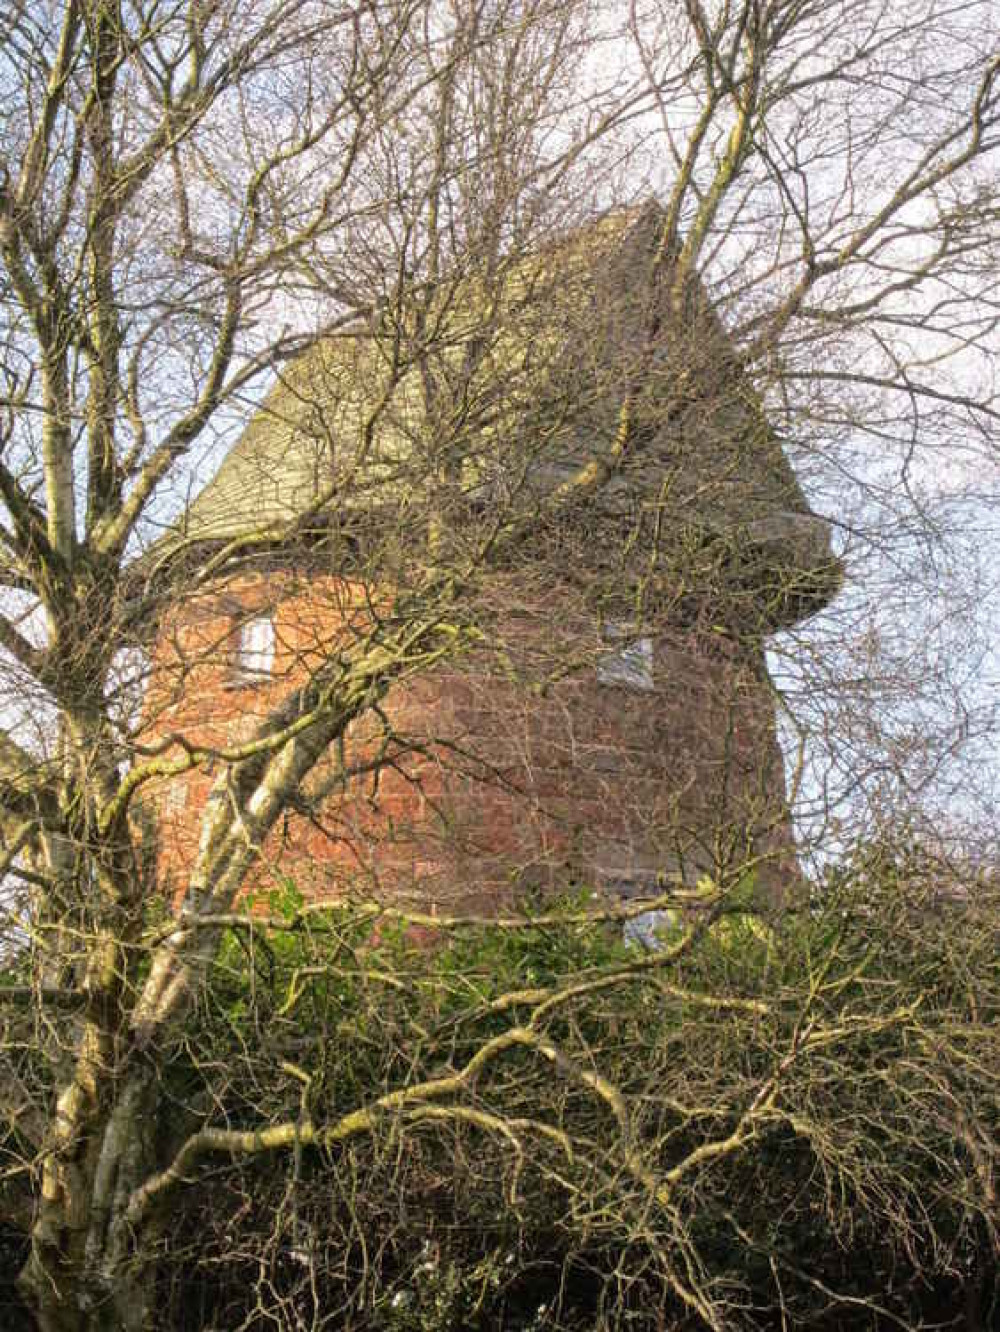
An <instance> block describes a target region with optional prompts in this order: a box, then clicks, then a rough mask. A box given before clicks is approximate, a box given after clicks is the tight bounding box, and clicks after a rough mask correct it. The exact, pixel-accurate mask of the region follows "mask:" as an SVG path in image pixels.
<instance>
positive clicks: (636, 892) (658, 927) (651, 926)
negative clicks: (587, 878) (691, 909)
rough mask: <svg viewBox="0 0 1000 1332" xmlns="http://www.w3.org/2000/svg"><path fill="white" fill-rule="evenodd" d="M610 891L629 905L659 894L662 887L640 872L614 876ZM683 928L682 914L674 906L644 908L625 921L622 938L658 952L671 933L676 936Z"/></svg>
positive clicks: (626, 941) (636, 945)
mask: <svg viewBox="0 0 1000 1332" xmlns="http://www.w3.org/2000/svg"><path fill="white" fill-rule="evenodd" d="M608 891H609V892H610V893H612V894H613V895H614V896H615V897H617V898H618V900H619V901H620V902H621V903H622V904H623V905H627V904H628V903H629V902H634V901H636V900H638V899H642V898H647V899H649V898H653V897H658V896H660V894H661V893H662V891H663V889H662V888H661V887H660V886H658V884H657V883H656V880H655V879H654V878H653V877H652V876H650V875H645V874H640V875H638V876H637V877H635V878H629V879H611V880H610V881H609V883H608ZM680 927H681V919H680V915H679V913H678V912H676V911H674V910H672V909H671V908H663V907H661V908H660V909H659V910H654V911H642V912H640V913H639V915H637V916H632V917H631V918H630V919H629V920H626V921H625V924H624V925H623V927H622V941H623V942H624V943H627V944H632V945H633V946H635V947H638V948H646V949H649V950H652V951H656V950H657V949H659V948H663V947H665V944H666V940H667V939H668V938H669V937H670V936H671V935H676V933H677V931H678V930H679V929H680Z"/></svg>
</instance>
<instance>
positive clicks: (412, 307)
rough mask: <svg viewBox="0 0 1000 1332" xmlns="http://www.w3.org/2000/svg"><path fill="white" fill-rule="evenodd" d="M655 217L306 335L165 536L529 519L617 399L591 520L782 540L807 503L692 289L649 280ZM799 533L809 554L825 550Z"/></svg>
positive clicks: (575, 471) (568, 475)
mask: <svg viewBox="0 0 1000 1332" xmlns="http://www.w3.org/2000/svg"><path fill="white" fill-rule="evenodd" d="M662 221H663V219H662V214H661V213H660V211H659V210H658V209H657V208H656V207H655V206H650V207H647V208H645V209H644V210H642V211H641V212H640V213H639V214H638V215H636V214H631V215H615V216H612V217H610V218H608V219H606V220H605V221H604V222H602V223H600V224H598V225H597V226H595V227H594V228H593V229H591V230H589V231H586V232H582V233H577V234H576V235H575V236H573V237H571V238H569V239H568V240H566V241H565V242H563V243H562V244H560V245H558V246H554V247H552V248H551V249H549V250H547V251H546V252H544V253H543V254H541V255H540V256H536V257H534V258H533V259H530V260H527V259H525V258H524V257H518V258H515V259H512V260H510V261H508V262H507V263H504V264H500V265H499V266H498V267H497V268H496V270H495V271H492V272H489V273H483V272H477V273H476V275H475V277H469V276H468V275H463V276H458V277H452V278H447V279H445V280H443V281H442V282H440V283H439V284H438V285H437V286H436V287H434V288H430V287H426V288H415V289H413V290H411V291H409V292H407V293H406V295H405V297H404V299H403V300H402V301H401V302H400V303H399V304H398V305H396V306H395V307H392V308H385V309H383V310H382V311H380V313H379V316H378V318H377V319H376V320H375V321H373V325H372V326H371V327H370V328H367V329H365V330H363V331H357V332H354V333H352V334H351V335H349V336H342V337H336V338H329V339H326V340H323V341H320V342H318V343H317V344H316V345H315V346H314V347H312V348H311V349H310V350H309V351H308V352H307V353H305V354H304V355H302V356H301V357H300V358H299V359H298V360H296V361H295V362H293V363H292V364H290V365H289V366H288V367H287V368H286V369H284V370H283V371H281V372H280V373H279V376H278V379H277V381H276V383H275V384H274V386H273V388H272V389H271V391H270V393H269V394H268V395H267V397H266V399H265V401H264V402H263V404H262V405H261V407H260V408H259V409H258V410H257V411H256V413H255V414H254V416H253V418H252V419H251V421H250V423H249V424H248V426H247V428H246V430H245V431H244V433H243V435H242V436H241V438H240V439H239V441H238V442H237V444H236V445H235V447H234V448H233V449H232V450H231V452H230V453H229V455H228V456H227V457H226V459H225V460H224V462H223V463H222V465H221V467H220V468H219V471H218V473H217V474H216V476H215V477H214V478H213V480H212V481H210V482H209V484H208V485H207V486H206V487H205V489H204V490H203V491H202V493H201V494H200V495H199V496H198V497H197V499H196V500H195V501H194V503H193V504H192V505H191V506H190V509H189V510H188V512H187V514H186V515H185V518H184V521H183V523H182V524H181V525H180V526H179V528H178V529H177V531H176V533H175V539H176V538H177V537H181V538H189V539H193V540H196V541H198V542H202V541H212V542H214V541H217V540H221V539H231V538H233V537H237V536H243V535H246V534H249V533H253V532H258V531H262V530H267V529H274V530H275V531H278V530H279V529H280V528H281V526H282V525H284V524H287V523H289V522H292V521H294V520H296V519H297V518H299V517H300V516H301V515H302V514H303V513H304V512H306V511H309V510H312V509H314V508H315V509H318V510H326V511H328V512H335V513H339V514H343V515H345V516H346V517H347V518H348V519H349V520H350V521H351V522H352V523H354V524H357V523H363V522H364V521H365V515H371V517H372V520H373V521H375V520H379V521H381V520H382V519H384V516H385V515H386V513H387V512H388V511H390V510H391V511H392V512H393V514H394V521H395V523H396V525H397V526H403V525H405V515H406V513H407V511H410V512H412V513H413V514H414V515H416V514H417V513H419V512H420V511H421V510H422V509H423V510H425V511H426V506H427V505H428V504H441V503H444V502H445V501H446V500H447V498H448V497H449V496H451V497H454V496H464V497H465V498H466V499H470V500H475V501H477V502H478V503H479V504H480V505H483V504H493V505H504V506H506V507H508V508H509V509H510V511H511V512H512V513H514V514H521V515H524V514H529V515H530V513H531V512H532V511H533V510H537V508H538V506H539V505H541V504H544V503H545V500H546V497H549V496H551V495H552V494H553V493H554V492H555V491H556V490H557V488H559V487H560V486H563V487H565V486H566V484H567V483H568V482H570V481H571V480H572V478H573V477H574V476H579V475H580V473H581V470H582V469H584V468H586V467H587V465H588V464H589V463H593V462H594V460H597V459H601V458H603V457H606V456H607V455H608V453H609V451H610V450H611V448H612V445H613V442H614V440H615V438H616V436H617V433H618V432H619V430H620V428H621V423H622V421H621V418H622V411H623V406H624V404H625V402H626V399H628V401H629V404H630V411H631V413H632V421H631V430H630V436H629V441H630V442H629V445H628V448H627V449H626V450H625V451H624V454H623V456H622V457H621V458H620V460H619V461H618V464H617V465H616V467H615V468H614V469H613V472H612V474H611V475H610V477H608V478H607V480H606V481H605V483H604V484H602V485H601V486H600V488H599V489H598V491H597V492H596V493H595V495H594V496H593V498H592V504H593V505H594V506H596V509H597V510H598V512H599V513H603V514H606V515H611V516H615V517H618V516H623V515H628V516H629V517H632V518H634V517H635V515H636V513H637V512H639V511H641V510H643V509H648V510H650V511H656V512H657V513H658V514H659V516H660V518H661V520H662V518H663V516H664V515H665V516H666V518H667V520H668V522H669V521H676V522H678V523H684V524H691V523H693V522H697V523H698V524H701V525H704V526H706V527H707V528H709V529H712V530H715V531H719V532H723V531H732V532H733V533H740V532H742V533H744V534H745V533H746V532H749V531H752V530H754V529H757V530H759V531H761V532H765V531H767V532H769V535H768V536H767V538H766V539H767V540H770V541H772V542H774V541H775V540H777V541H778V542H779V543H780V541H781V540H783V539H786V538H788V535H789V533H790V532H791V531H792V528H794V527H796V524H797V529H796V530H797V531H798V532H799V534H800V535H801V533H802V532H804V531H805V529H806V526H808V518H809V509H808V505H807V503H806V500H805V498H804V496H803V493H802V491H801V489H800V487H799V485H798V482H797V480H796V478H795V475H794V472H793V470H792V468H791V466H790V464H789V462H788V460H787V458H786V457H785V455H784V452H783V450H782V449H781V447H780V444H779V443H778V442H777V441H776V440H775V438H774V436H773V434H772V432H771V431H770V429H769V427H768V423H767V421H766V418H765V416H764V413H763V410H762V407H761V404H760V401H759V399H758V397H757V395H756V394H755V392H754V390H753V387H752V385H751V383H750V381H749V378H748V376H747V375H746V374H745V372H744V371H743V369H742V367H741V365H740V363H739V361H738V359H737V356H736V354H735V351H734V348H733V347H732V344H731V342H730V340H729V339H728V338H727V336H726V334H725V332H724V330H723V328H722V326H721V324H720V322H719V320H718V318H717V316H716V314H715V312H714V311H713V310H712V308H711V305H710V303H709V301H708V298H707V296H706V294H705V292H704V290H703V288H702V287H701V285H700V283H698V282H697V281H689V282H688V283H687V284H686V286H685V288H684V290H683V293H682V300H681V302H680V308H678V307H677V304H676V299H677V297H676V292H674V291H672V290H671V288H672V286H673V285H674V284H672V283H671V282H670V281H669V280H668V279H669V276H670V274H669V271H667V272H666V273H665V270H664V269H663V268H661V270H660V279H659V281H654V280H653V278H652V273H653V268H654V254H655V253H656V250H657V246H658V244H659V238H660V233H661V231H662ZM671 302H673V303H671ZM789 515H790V516H792V518H793V519H794V521H793V522H792V524H791V526H789V521H788V516H789ZM782 524H784V526H783V527H782ZM817 532H818V529H817V528H816V527H815V525H814V529H813V530H812V532H811V534H810V536H809V541H810V542H811V543H812V546H813V547H814V549H813V550H812V551H811V553H810V554H809V555H808V559H809V561H812V562H815V560H816V559H817V558H820V559H826V560H827V561H828V560H829V551H828V546H827V537H826V532H825V529H823V531H822V532H820V533H819V534H818V535H817ZM782 534H784V535H782ZM796 539H798V538H796ZM817 541H818V543H819V544H818V545H817ZM807 544H808V543H807ZM820 547H822V549H820ZM803 558H805V557H803Z"/></svg>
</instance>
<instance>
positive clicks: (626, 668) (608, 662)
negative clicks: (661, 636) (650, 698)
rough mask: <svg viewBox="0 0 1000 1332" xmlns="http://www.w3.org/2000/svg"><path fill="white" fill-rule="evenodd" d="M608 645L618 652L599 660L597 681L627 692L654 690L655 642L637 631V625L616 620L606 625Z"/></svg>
mask: <svg viewBox="0 0 1000 1332" xmlns="http://www.w3.org/2000/svg"><path fill="white" fill-rule="evenodd" d="M602 636H603V638H604V641H605V643H608V644H616V645H617V646H615V648H614V650H613V651H611V652H605V653H604V654H603V655H602V656H600V657H599V658H598V659H597V681H598V683H599V684H604V685H620V686H621V687H622V688H624V689H652V688H653V640H652V639H651V638H650V637H648V636H647V635H643V634H639V633H637V632H636V628H635V625H634V624H629V623H627V622H623V621H612V622H610V623H608V624H606V625H605V626H604V629H603V631H602Z"/></svg>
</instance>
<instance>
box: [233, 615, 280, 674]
mask: <svg viewBox="0 0 1000 1332" xmlns="http://www.w3.org/2000/svg"><path fill="white" fill-rule="evenodd" d="M275 647H276V638H275V632H274V621H273V620H272V619H271V617H270V615H256V616H254V618H253V619H252V620H244V622H243V623H242V624H241V625H240V628H239V637H238V640H237V645H236V670H237V674H238V675H239V678H240V679H241V680H267V679H270V677H271V675H272V674H273V673H274V652H275Z"/></svg>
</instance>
